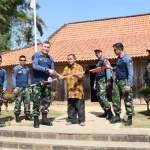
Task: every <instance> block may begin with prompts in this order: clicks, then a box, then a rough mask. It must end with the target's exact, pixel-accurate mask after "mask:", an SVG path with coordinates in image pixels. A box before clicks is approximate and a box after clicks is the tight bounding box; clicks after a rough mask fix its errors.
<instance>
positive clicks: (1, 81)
mask: <svg viewBox="0 0 150 150" xmlns="http://www.w3.org/2000/svg"><path fill="white" fill-rule="evenodd" d="M1 64H2V56H0V66H1ZM6 87H7V73H6V71H5V69H3V68H1V67H0V92H1V95H0V109H1V106H2V105H3V93H4V92H5V91H6ZM4 123H5V122H4V121H0V124H4Z"/></svg>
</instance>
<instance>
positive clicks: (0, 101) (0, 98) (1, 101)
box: [0, 86, 3, 113]
mask: <svg viewBox="0 0 150 150" xmlns="http://www.w3.org/2000/svg"><path fill="white" fill-rule="evenodd" d="M2 90H3V86H0V92H1V93H0V113H1V107H2V105H3V93H2Z"/></svg>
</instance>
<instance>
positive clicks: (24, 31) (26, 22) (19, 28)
mask: <svg viewBox="0 0 150 150" xmlns="http://www.w3.org/2000/svg"><path fill="white" fill-rule="evenodd" d="M29 2H30V1H29V0H0V41H1V42H4V41H5V40H6V39H7V40H8V42H6V43H7V44H8V46H3V51H7V50H10V46H12V47H14V48H19V47H22V46H26V45H30V44H33V43H34V36H33V27H34V26H33V22H34V20H33V11H32V9H31V8H30V7H29ZM36 8H37V9H39V8H40V5H39V4H38V3H36ZM43 28H46V25H45V22H44V21H43V20H42V18H41V17H40V16H39V15H38V14H37V32H38V33H39V34H40V35H41V36H42V35H43ZM8 33H9V35H10V33H11V36H8ZM6 35H7V38H6ZM11 39H12V40H11ZM3 45H6V44H3ZM0 48H1V47H0Z"/></svg>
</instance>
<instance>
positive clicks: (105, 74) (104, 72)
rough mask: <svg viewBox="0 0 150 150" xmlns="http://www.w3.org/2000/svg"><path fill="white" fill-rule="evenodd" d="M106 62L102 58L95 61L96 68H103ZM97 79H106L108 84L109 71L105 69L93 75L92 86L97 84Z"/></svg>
mask: <svg viewBox="0 0 150 150" xmlns="http://www.w3.org/2000/svg"><path fill="white" fill-rule="evenodd" d="M106 60H107V59H106V58H105V57H104V56H102V57H101V58H100V59H99V60H97V62H96V68H97V67H102V66H105V65H106ZM98 77H106V80H107V82H110V78H111V71H110V69H106V70H102V71H99V72H97V73H96V75H95V80H94V84H96V83H97V79H98Z"/></svg>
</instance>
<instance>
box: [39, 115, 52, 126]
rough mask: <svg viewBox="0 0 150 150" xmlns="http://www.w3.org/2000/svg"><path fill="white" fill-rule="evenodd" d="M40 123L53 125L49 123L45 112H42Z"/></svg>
mask: <svg viewBox="0 0 150 150" xmlns="http://www.w3.org/2000/svg"><path fill="white" fill-rule="evenodd" d="M42 124H43V125H47V126H52V125H53V124H52V123H51V121H50V120H48V119H47V114H45V113H43V114H42Z"/></svg>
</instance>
